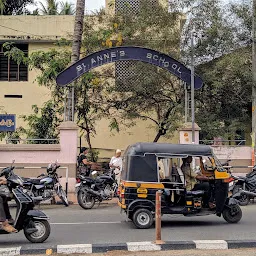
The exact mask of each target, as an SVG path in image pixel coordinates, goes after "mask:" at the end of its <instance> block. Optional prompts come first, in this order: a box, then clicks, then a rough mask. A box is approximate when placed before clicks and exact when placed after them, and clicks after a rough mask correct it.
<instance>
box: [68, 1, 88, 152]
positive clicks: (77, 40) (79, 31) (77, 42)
mask: <svg viewBox="0 0 256 256" xmlns="http://www.w3.org/2000/svg"><path fill="white" fill-rule="evenodd" d="M84 9H85V0H77V2H76V16H75V25H74V34H73V43H72V54H71V64H74V63H75V62H77V61H78V60H79V58H80V49H81V43H82V35H83V25H84ZM68 94H69V95H68V106H70V107H71V108H70V107H69V109H68V111H67V113H68V115H67V120H68V121H74V120H73V119H74V116H73V115H72V113H74V107H75V101H76V99H75V92H74V86H72V87H71V88H69V92H68ZM72 99H74V101H72ZM72 102H73V104H72ZM88 144H89V148H90V149H91V145H90V141H89V142H88Z"/></svg>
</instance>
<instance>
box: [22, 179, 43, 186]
mask: <svg viewBox="0 0 256 256" xmlns="http://www.w3.org/2000/svg"><path fill="white" fill-rule="evenodd" d="M23 181H24V182H25V183H26V182H28V183H33V184H35V185H39V184H40V181H41V179H40V178H34V179H33V178H23Z"/></svg>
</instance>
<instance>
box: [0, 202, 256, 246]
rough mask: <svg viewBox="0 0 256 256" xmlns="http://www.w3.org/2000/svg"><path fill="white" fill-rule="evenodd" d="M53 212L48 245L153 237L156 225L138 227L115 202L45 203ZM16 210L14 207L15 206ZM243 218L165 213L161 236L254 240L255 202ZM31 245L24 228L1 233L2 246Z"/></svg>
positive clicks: (255, 231) (45, 208) (115, 241)
mask: <svg viewBox="0 0 256 256" xmlns="http://www.w3.org/2000/svg"><path fill="white" fill-rule="evenodd" d="M41 208H42V209H43V210H44V212H45V213H46V214H48V215H49V216H50V218H51V219H50V222H51V228H52V232H51V236H50V237H49V239H48V240H47V241H46V242H45V245H62V244H86V243H94V244H97V243H120V242H137V241H154V240H155V229H154V228H151V229H149V230H139V229H136V228H135V227H134V225H133V223H132V222H130V221H129V222H126V220H125V215H124V214H123V215H120V209H119V207H118V206H116V205H101V206H100V207H99V208H94V209H92V210H83V209H82V208H80V207H79V206H78V205H73V206H70V207H68V208H65V207H63V206H61V205H58V206H42V207H41ZM13 210H14V209H13ZM242 210H243V218H242V220H241V222H240V223H238V224H228V223H226V222H225V220H224V219H223V218H219V217H216V216H214V215H210V216H204V217H190V218H189V217H183V216H176V215H175V216H164V217H163V221H162V239H163V240H165V241H174V240H176V241H184V240H190V241H191V240H205V239H207V240H211V239H214V240H238V239H240V240H255V239H256V228H255V227H256V218H255V215H256V205H249V206H247V207H243V208H242ZM23 245H26V246H28V245H29V246H31V247H36V245H34V244H30V243H29V242H28V241H27V240H26V238H25V237H24V235H23V232H20V233H18V234H12V235H1V236H0V248H1V247H2V248H3V247H11V246H23Z"/></svg>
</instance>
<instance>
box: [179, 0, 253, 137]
mask: <svg viewBox="0 0 256 256" xmlns="http://www.w3.org/2000/svg"><path fill="white" fill-rule="evenodd" d="M249 10H250V8H249V5H248V3H246V2H243V3H240V4H239V3H236V4H235V5H233V4H231V5H229V4H225V5H224V6H223V3H222V2H221V1H219V0H214V1H212V0H204V1H201V0H198V1H196V4H195V3H194V8H192V9H191V10H190V16H189V17H190V19H189V21H188V22H187V23H186V26H185V29H184V33H183V36H184V40H183V44H182V55H181V56H182V60H183V61H184V62H185V63H186V64H187V65H189V64H190V58H191V48H190V33H191V30H192V28H194V31H195V33H196V37H197V39H196V45H195V50H194V52H195V59H196V64H197V67H196V72H197V73H198V74H199V75H200V76H201V77H202V78H203V80H204V83H205V84H204V87H203V88H202V90H200V91H197V92H196V113H195V114H196V121H197V123H198V124H199V126H201V128H202V131H201V139H208V140H212V139H213V138H214V137H223V138H225V139H234V138H239V134H238V133H240V132H241V131H243V132H244V131H246V130H247V131H248V130H249V129H248V127H250V121H251V115H250V112H251V110H250V107H249V106H250V104H251V89H250V87H251V74H250V72H251V71H250V70H251V62H250V53H249V48H250V47H251V40H250V36H249V35H250V31H251V11H249ZM247 47H249V48H247Z"/></svg>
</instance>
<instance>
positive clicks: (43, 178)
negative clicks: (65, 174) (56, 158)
mask: <svg viewBox="0 0 256 256" xmlns="http://www.w3.org/2000/svg"><path fill="white" fill-rule="evenodd" d="M59 167H60V165H58V164H57V163H54V164H49V165H48V167H47V174H41V175H39V176H38V177H37V178H36V179H31V178H23V180H24V185H23V186H24V188H25V189H26V190H27V193H28V194H29V195H30V196H32V197H35V198H37V200H38V201H45V200H49V199H52V198H53V196H55V194H57V195H58V197H59V198H60V199H61V201H62V203H63V204H64V205H65V206H68V205H69V203H68V199H67V195H66V193H65V191H64V190H63V188H62V186H61V184H60V181H59V179H60V178H61V177H59V176H58V173H57V169H58V168H59Z"/></svg>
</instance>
